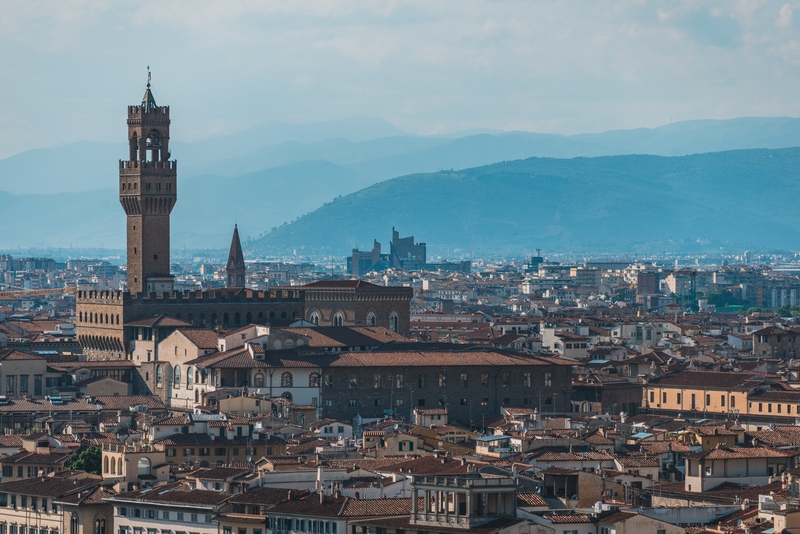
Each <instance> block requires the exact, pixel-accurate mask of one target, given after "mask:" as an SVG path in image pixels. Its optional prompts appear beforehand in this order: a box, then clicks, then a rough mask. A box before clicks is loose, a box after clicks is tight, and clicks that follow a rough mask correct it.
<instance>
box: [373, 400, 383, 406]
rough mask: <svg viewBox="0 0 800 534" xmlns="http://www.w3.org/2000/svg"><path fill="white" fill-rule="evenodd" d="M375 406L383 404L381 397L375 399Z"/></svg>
mask: <svg viewBox="0 0 800 534" xmlns="http://www.w3.org/2000/svg"><path fill="white" fill-rule="evenodd" d="M375 406H383V399H375Z"/></svg>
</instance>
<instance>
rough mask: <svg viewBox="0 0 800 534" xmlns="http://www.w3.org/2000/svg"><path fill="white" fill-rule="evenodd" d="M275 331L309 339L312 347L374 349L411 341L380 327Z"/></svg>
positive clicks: (309, 344)
mask: <svg viewBox="0 0 800 534" xmlns="http://www.w3.org/2000/svg"><path fill="white" fill-rule="evenodd" d="M273 330H281V331H284V332H287V333H290V334H295V335H300V336H303V337H305V338H308V346H310V347H374V346H377V345H381V344H383V343H389V342H391V341H410V340H409V339H408V338H406V337H404V336H401V335H400V334H397V333H395V332H392V331H391V330H389V329H387V328H383V327H378V326H365V327H349V326H319V327H315V328H279V329H273Z"/></svg>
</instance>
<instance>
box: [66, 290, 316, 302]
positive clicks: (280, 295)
mask: <svg viewBox="0 0 800 534" xmlns="http://www.w3.org/2000/svg"><path fill="white" fill-rule="evenodd" d="M77 299H78V303H79V304H104V305H109V304H111V305H126V306H127V305H136V304H139V305H151V304H204V303H208V304H236V303H259V302H265V303H266V302H299V303H302V302H303V291H302V290H300V289H296V288H287V289H284V288H276V289H273V290H267V291H254V290H250V289H212V290H207V291H171V292H169V293H157V292H150V293H129V292H127V291H78V294H77Z"/></svg>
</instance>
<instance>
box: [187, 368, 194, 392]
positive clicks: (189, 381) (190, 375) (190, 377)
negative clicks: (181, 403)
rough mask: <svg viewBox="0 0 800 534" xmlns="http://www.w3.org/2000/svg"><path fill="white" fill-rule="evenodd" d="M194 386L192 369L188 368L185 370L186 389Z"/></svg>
mask: <svg viewBox="0 0 800 534" xmlns="http://www.w3.org/2000/svg"><path fill="white" fill-rule="evenodd" d="M193 384H194V373H193V372H192V369H191V368H189V369H187V370H186V387H187V388H190V387H192V385H193Z"/></svg>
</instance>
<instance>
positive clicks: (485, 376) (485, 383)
mask: <svg viewBox="0 0 800 534" xmlns="http://www.w3.org/2000/svg"><path fill="white" fill-rule="evenodd" d="M481 387H482V388H488V387H489V373H481Z"/></svg>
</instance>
